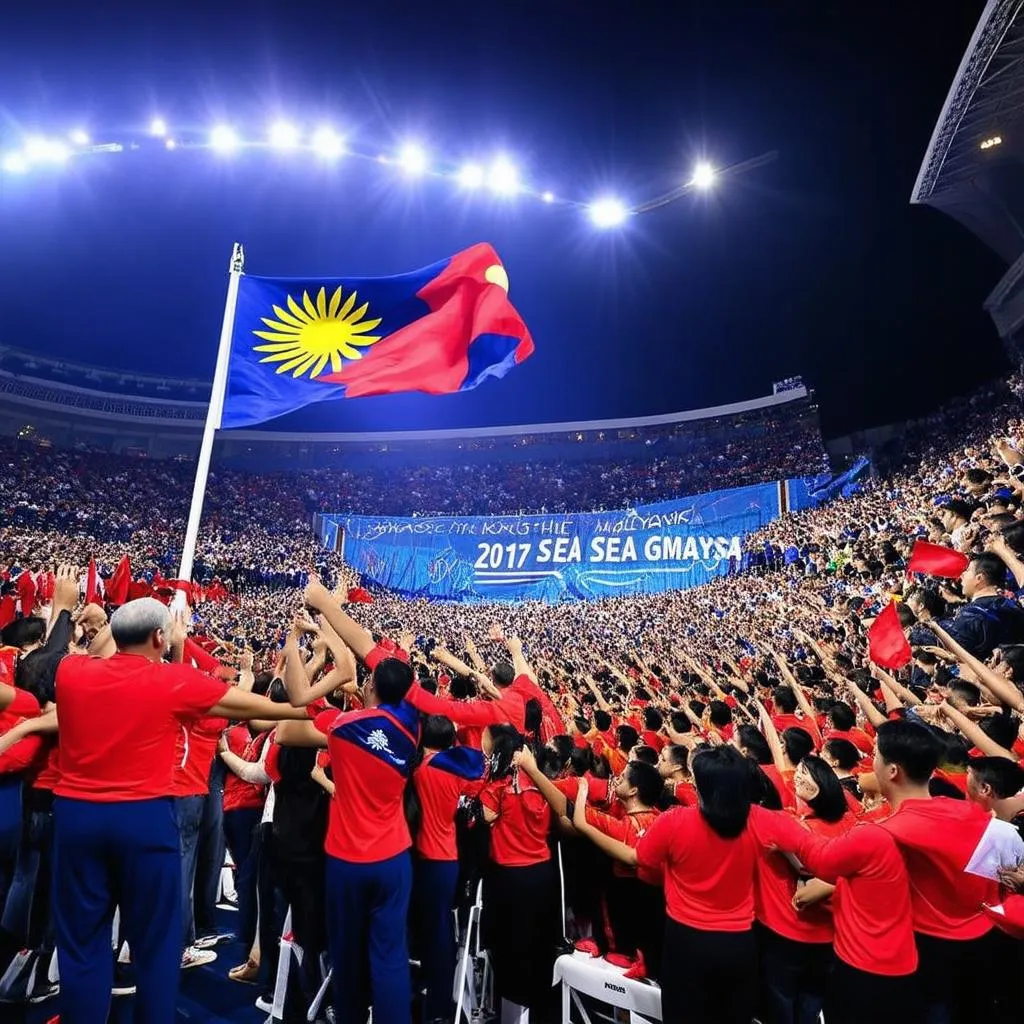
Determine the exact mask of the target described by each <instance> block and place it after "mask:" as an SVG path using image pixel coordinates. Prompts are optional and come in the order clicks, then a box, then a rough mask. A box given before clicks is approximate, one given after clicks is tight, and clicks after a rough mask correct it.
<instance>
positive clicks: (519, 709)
mask: <svg viewBox="0 0 1024 1024" xmlns="http://www.w3.org/2000/svg"><path fill="white" fill-rule="evenodd" d="M406 700H408V702H409V703H410V704H411V705H412V706H413V707H414V708H416V709H417V710H418V711H422V712H423V713H424V714H427V715H444V716H445V718H450V719H451V720H452V721H453V722H454V723H455V724H456V725H460V726H465V725H475V726H481V727H485V726H488V725H502V724H509V725H514V726H515V727H516V728H517V729H518V730H519V731H520V732H524V731H525V730H526V701H524V700H523V695H522V694H521V693H516V692H515V691H514V690H513V689H512V687H508V688H507V689H505V690H503V691H502V695H501V699H500V700H487V699H485V698H483V697H480V698H476V699H474V700H445V699H444V698H442V697H435V696H434V695H433V694H432V693H427V691H426V690H424V689H423V688H422V687H421V686H420V685H419V684H418V683H416V684H414V685H413V686H412V687H411V688H410V690H409V693H408V694H407V695H406ZM482 731H483V729H482V728H481V732H482Z"/></svg>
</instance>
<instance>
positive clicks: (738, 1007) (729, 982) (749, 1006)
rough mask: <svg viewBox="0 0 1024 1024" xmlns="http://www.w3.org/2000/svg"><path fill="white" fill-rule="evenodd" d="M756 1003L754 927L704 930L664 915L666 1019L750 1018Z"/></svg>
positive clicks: (723, 1022)
mask: <svg viewBox="0 0 1024 1024" xmlns="http://www.w3.org/2000/svg"><path fill="white" fill-rule="evenodd" d="M756 1006H757V942H756V940H755V938H754V932H753V929H749V930H747V931H745V932H708V931H701V930H700V929H698V928H690V927H688V926H687V925H685V924H680V923H679V922H678V921H673V920H672V918H667V919H666V922H665V952H664V962H663V966H662V978H661V1019H662V1020H663V1021H665V1022H666V1024H668V1022H669V1021H673V1022H675V1021H680V1022H681V1021H685V1022H686V1024H750V1021H751V1019H752V1018H753V1016H754V1011H755V1009H756Z"/></svg>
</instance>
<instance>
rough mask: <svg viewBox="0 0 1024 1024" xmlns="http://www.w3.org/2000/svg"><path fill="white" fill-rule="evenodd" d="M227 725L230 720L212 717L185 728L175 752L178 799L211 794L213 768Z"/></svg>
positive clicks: (175, 779)
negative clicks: (211, 771)
mask: <svg viewBox="0 0 1024 1024" xmlns="http://www.w3.org/2000/svg"><path fill="white" fill-rule="evenodd" d="M227 725H228V720H227V719H226V718H216V717H214V716H212V715H208V716H206V717H205V718H200V719H197V720H196V721H194V722H189V723H188V724H186V725H183V726H182V727H181V730H180V731H179V733H178V742H177V744H176V745H175V752H174V795H175V796H205V795H206V794H207V793H209V792H210V768H211V766H212V765H213V759H214V758H215V757H216V756H217V744H218V743H219V742H220V734H221V733H222V732H223V731H224V730H225V729H226V728H227Z"/></svg>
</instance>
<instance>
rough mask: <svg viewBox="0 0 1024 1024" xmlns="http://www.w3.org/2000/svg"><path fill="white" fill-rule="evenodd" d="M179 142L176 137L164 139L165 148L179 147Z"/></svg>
mask: <svg viewBox="0 0 1024 1024" xmlns="http://www.w3.org/2000/svg"><path fill="white" fill-rule="evenodd" d="M177 148H178V144H177V142H175V141H174V139H164V149H177Z"/></svg>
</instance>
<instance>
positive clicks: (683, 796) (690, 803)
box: [672, 782, 697, 807]
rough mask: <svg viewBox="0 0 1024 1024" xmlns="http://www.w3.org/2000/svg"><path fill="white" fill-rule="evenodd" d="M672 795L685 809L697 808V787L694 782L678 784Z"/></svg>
mask: <svg viewBox="0 0 1024 1024" xmlns="http://www.w3.org/2000/svg"><path fill="white" fill-rule="evenodd" d="M672 795H673V796H674V797H675V798H676V800H678V801H679V803H681V804H682V805H683V806H684V807H696V806H697V787H696V786H695V785H694V784H693V783H692V782H677V783H676V786H675V789H673V790H672Z"/></svg>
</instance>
